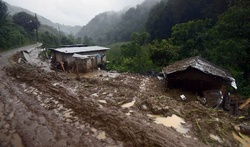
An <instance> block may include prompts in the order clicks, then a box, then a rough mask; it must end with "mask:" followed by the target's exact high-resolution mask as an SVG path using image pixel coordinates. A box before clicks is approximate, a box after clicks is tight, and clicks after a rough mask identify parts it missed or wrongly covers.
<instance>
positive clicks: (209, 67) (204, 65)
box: [163, 56, 237, 89]
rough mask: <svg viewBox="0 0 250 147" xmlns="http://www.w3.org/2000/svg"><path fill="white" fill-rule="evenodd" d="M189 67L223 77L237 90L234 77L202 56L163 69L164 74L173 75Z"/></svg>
mask: <svg viewBox="0 0 250 147" xmlns="http://www.w3.org/2000/svg"><path fill="white" fill-rule="evenodd" d="M188 67H192V68H195V69H198V70H200V71H202V72H204V73H206V74H211V75H214V76H219V77H222V78H223V79H226V80H229V81H231V86H233V87H234V88H235V89H237V86H236V83H235V79H234V78H233V77H232V75H231V74H230V73H229V72H228V71H226V70H225V69H223V68H221V67H219V66H217V65H215V64H213V63H211V62H209V61H207V60H206V59H204V58H202V57H200V56H196V57H191V58H187V59H184V60H180V61H177V62H175V63H173V64H171V65H169V66H167V67H165V68H163V72H164V73H166V74H171V73H174V72H178V71H184V70H186V69H187V68H188Z"/></svg>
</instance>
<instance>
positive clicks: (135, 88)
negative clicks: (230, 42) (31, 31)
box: [0, 55, 242, 147]
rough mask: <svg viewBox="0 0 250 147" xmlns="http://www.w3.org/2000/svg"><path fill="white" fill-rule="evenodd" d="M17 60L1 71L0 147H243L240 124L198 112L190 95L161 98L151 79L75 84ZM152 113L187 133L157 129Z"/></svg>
mask: <svg viewBox="0 0 250 147" xmlns="http://www.w3.org/2000/svg"><path fill="white" fill-rule="evenodd" d="M18 58H19V56H18V55H15V56H14V58H12V59H13V63H14V62H15V64H14V65H13V66H10V67H5V68H4V71H1V72H0V73H1V76H0V109H1V111H0V121H1V122H0V146H27V147H29V146H30V147H35V146H60V147H63V146H93V147H96V146H150V147H152V146H184V147H188V146H240V144H239V142H237V141H236V140H235V139H234V137H233V134H232V133H233V131H234V130H233V128H234V126H235V125H237V124H240V123H242V121H241V120H240V119H238V117H236V116H232V115H230V114H228V113H227V112H225V111H222V110H214V109H210V108H207V107H205V106H203V105H202V104H200V102H198V101H196V96H195V95H194V94H192V93H189V92H183V91H179V90H171V91H166V89H165V88H164V82H162V81H159V80H158V79H157V78H155V77H146V76H142V75H136V74H129V73H110V72H106V71H94V72H93V73H88V74H82V75H81V76H80V79H77V78H76V75H75V74H72V73H62V72H53V71H52V72H48V71H45V70H42V69H41V68H40V67H36V66H31V65H29V64H24V63H17V62H16V61H17V60H18ZM181 94H185V96H186V97H187V98H188V99H187V100H186V101H182V100H181V99H180V95H181ZM133 101H134V102H135V103H134V105H131V106H127V107H123V106H124V104H127V103H129V102H133ZM149 114H151V115H158V116H161V117H168V116H172V115H173V114H175V115H177V116H179V117H181V118H183V119H184V120H185V124H183V125H184V126H185V127H186V128H188V129H189V131H188V133H187V134H181V133H179V132H177V131H176V129H175V128H173V127H166V126H164V125H161V124H156V123H155V119H154V118H152V117H149ZM211 136H216V137H217V138H219V139H215V138H213V137H211Z"/></svg>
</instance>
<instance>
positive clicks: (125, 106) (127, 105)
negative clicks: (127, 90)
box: [121, 98, 136, 108]
mask: <svg viewBox="0 0 250 147" xmlns="http://www.w3.org/2000/svg"><path fill="white" fill-rule="evenodd" d="M135 102H136V99H135V98H134V99H133V101H131V102H129V103H126V104H123V105H122V106H121V107H122V108H130V107H132V106H133V105H134V104H135Z"/></svg>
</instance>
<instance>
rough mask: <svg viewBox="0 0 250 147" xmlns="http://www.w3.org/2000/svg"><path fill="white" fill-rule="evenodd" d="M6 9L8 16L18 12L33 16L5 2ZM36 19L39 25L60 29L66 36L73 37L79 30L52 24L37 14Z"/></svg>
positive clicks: (76, 27)
mask: <svg viewBox="0 0 250 147" xmlns="http://www.w3.org/2000/svg"><path fill="white" fill-rule="evenodd" d="M5 3H6V5H7V7H8V11H9V14H10V15H14V14H16V13H18V12H22V11H24V12H26V13H28V14H31V15H34V14H35V13H34V12H31V11H29V10H27V9H24V8H21V7H16V6H12V5H10V4H8V3H7V2H5ZM37 18H38V20H39V21H40V23H41V24H43V25H48V26H52V27H53V28H55V29H58V27H59V28H60V31H62V32H64V33H66V34H73V35H75V34H76V33H77V32H78V31H79V30H80V29H81V26H69V25H63V24H59V23H54V22H52V21H50V20H49V19H47V18H45V17H43V16H41V15H39V14H37Z"/></svg>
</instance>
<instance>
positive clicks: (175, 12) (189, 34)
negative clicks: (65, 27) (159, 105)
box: [0, 0, 250, 96]
mask: <svg viewBox="0 0 250 147" xmlns="http://www.w3.org/2000/svg"><path fill="white" fill-rule="evenodd" d="M100 25H101V27H100ZM36 30H38V34H36ZM94 35H95V36H94ZM37 41H39V42H42V43H43V47H58V46H60V45H67V44H76V43H83V44H88V45H94V44H96V45H105V46H109V47H110V48H111V49H110V50H109V51H108V60H109V62H108V64H107V68H108V69H109V70H116V71H118V72H132V73H141V74H145V73H147V72H149V71H156V72H160V71H161V69H162V67H165V66H167V65H169V64H171V63H173V62H174V61H177V60H180V59H184V58H188V57H193V56H201V57H203V58H206V59H207V60H209V61H211V62H213V63H215V64H217V65H219V66H221V67H223V68H225V69H227V70H229V71H230V72H231V73H232V75H233V77H235V79H236V82H237V85H238V87H239V88H238V91H237V92H239V93H241V94H242V95H245V96H249V95H250V84H249V83H250V2H249V0H228V1H225V0H188V1H187V0H161V1H160V0H159V2H152V1H150V0H146V1H145V2H144V3H143V4H142V5H138V6H137V7H136V8H130V9H128V10H127V11H126V12H124V13H122V14H117V13H115V12H105V13H102V14H100V15H98V16H96V17H95V18H93V19H92V20H91V21H90V22H89V24H88V25H86V26H84V27H83V28H82V30H81V31H80V32H79V33H78V34H77V35H76V36H73V35H65V34H64V33H63V32H60V31H58V30H57V29H54V28H52V27H50V26H46V25H41V24H40V23H39V21H38V20H37V18H36V15H35V14H34V16H31V15H29V14H27V13H25V12H20V13H17V14H15V15H13V16H10V15H8V10H7V7H6V5H5V4H4V2H3V1H1V0H0V50H6V49H11V48H14V47H18V46H22V45H25V44H31V43H35V42H37Z"/></svg>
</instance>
